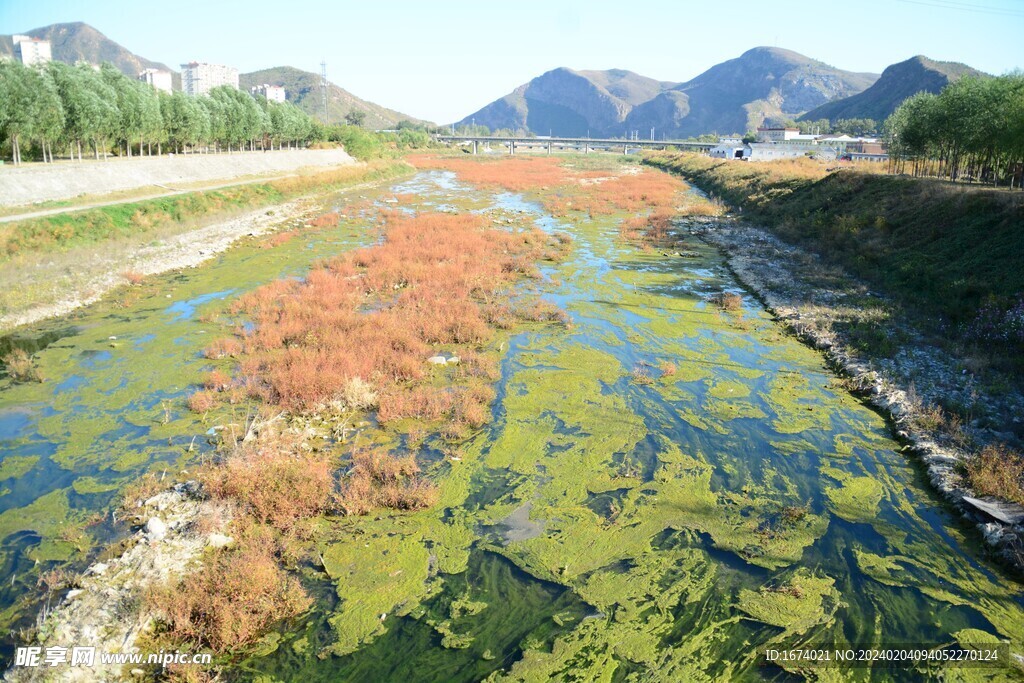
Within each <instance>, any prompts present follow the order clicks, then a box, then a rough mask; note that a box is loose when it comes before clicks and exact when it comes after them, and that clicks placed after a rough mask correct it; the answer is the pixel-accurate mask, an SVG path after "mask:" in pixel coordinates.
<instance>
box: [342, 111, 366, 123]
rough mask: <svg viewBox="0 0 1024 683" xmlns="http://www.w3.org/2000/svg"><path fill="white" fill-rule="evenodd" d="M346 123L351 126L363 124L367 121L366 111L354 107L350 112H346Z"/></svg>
mask: <svg viewBox="0 0 1024 683" xmlns="http://www.w3.org/2000/svg"><path fill="white" fill-rule="evenodd" d="M345 123H347V124H348V125H350V126H362V125H363V124H364V123H366V112H365V111H361V110H359V109H353V110H352V111H350V112H349V113H347V114H345Z"/></svg>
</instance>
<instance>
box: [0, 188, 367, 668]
mask: <svg viewBox="0 0 1024 683" xmlns="http://www.w3.org/2000/svg"><path fill="white" fill-rule="evenodd" d="M359 192H362V193H363V194H365V195H366V198H365V199H361V196H360V194H359ZM377 192H380V190H377V191H375V192H374V191H370V190H368V189H366V190H360V191H357V192H356V193H340V194H337V195H331V196H329V197H325V198H324V203H325V204H326V208H331V209H334V210H336V211H338V210H340V213H341V214H343V215H342V216H341V217H339V219H338V221H337V225H331V226H328V227H320V228H310V227H309V226H304V225H303V223H302V222H299V221H295V220H288V221H284V222H283V223H282V226H281V227H282V229H284V230H285V231H286V232H285V233H284V235H285V236H291V235H294V237H293V238H292V239H291V240H288V241H285V240H274V241H271V240H273V238H255V239H249V240H242V241H241V242H240V243H239V244H237V245H236V246H235V247H233V248H232V249H230V250H228V251H227V252H225V253H223V254H221V255H219V256H218V257H216V258H214V259H211V260H210V261H209V262H207V263H205V264H203V265H202V266H201V267H197V268H192V269H188V270H185V271H178V272H170V273H167V274H164V275H159V276H153V277H151V278H147V279H146V280H145V281H144V282H142V283H141V284H138V285H134V286H126V287H123V288H121V289H119V290H117V291H115V292H112V293H111V294H110V295H109V296H107V297H106V298H105V299H104V300H103V301H101V302H99V303H97V304H95V305H92V306H89V307H86V308H83V309H80V310H78V311H76V312H75V313H73V314H71V315H69V316H67V317H66V318H63V319H60V320H56V321H52V322H49V323H43V324H39V325H36V326H33V327H31V328H27V329H22V330H19V331H18V332H17V333H15V334H12V335H9V336H7V337H4V338H2V339H0V349H3V354H6V353H8V352H10V350H11V349H12V348H20V349H24V350H26V351H27V352H28V353H31V354H33V356H34V363H35V365H36V367H37V369H38V371H39V373H40V374H41V375H42V377H43V378H44V381H43V382H41V383H40V382H28V383H15V382H13V381H11V380H10V378H7V377H3V378H0V453H2V458H0V539H2V541H3V543H2V546H0V610H2V611H0V628H2V629H3V631H4V633H8V630H9V629H11V628H14V627H19V626H27V625H31V624H34V623H35V620H36V613H37V611H38V609H39V604H38V602H39V601H40V600H45V599H46V596H45V595H41V593H42V591H41V590H40V589H38V588H37V585H36V584H37V581H38V579H39V576H40V575H41V574H43V573H44V572H46V571H47V570H49V569H51V568H54V567H61V566H65V563H68V562H70V563H71V564H70V567H69V568H70V569H71V570H73V571H74V570H78V569H80V568H82V567H83V563H84V562H85V561H87V560H88V559H91V558H95V557H96V556H97V554H98V553H102V552H103V547H104V546H105V545H106V544H107V543H108V542H109V541H111V540H113V539H116V537H117V535H118V534H119V533H122V530H121V529H115V528H114V527H113V526H112V525H111V522H110V520H111V514H110V511H111V508H112V506H113V503H114V499H115V496H116V493H115V492H116V490H117V489H118V488H120V487H121V486H123V485H124V484H125V483H127V482H130V481H131V480H133V479H134V478H136V477H137V476H138V475H139V474H140V473H141V472H144V471H147V470H151V471H154V472H156V473H158V474H161V473H164V472H166V473H167V474H168V475H169V476H174V475H175V474H176V473H177V472H178V471H179V470H181V469H182V468H186V467H188V466H190V465H191V464H192V463H193V462H194V461H195V459H196V458H198V457H199V456H200V455H201V454H202V453H204V452H206V451H209V449H210V445H209V443H208V441H207V439H208V438H209V437H210V436H211V435H212V434H211V430H212V429H213V428H214V427H217V426H218V425H223V424H224V423H226V422H231V421H233V420H237V421H239V422H240V421H242V420H244V417H245V414H244V410H245V409H244V408H242V407H239V408H238V413H239V414H237V415H219V416H204V415H201V414H193V413H191V412H190V411H189V410H188V409H187V407H186V405H185V398H186V396H187V395H188V393H190V392H191V391H194V390H195V387H196V385H197V384H199V383H200V382H201V381H202V379H203V377H204V375H205V374H206V373H208V371H209V370H211V369H213V368H214V367H220V368H222V369H229V364H230V363H231V361H230V360H227V361H214V360H210V359H207V358H206V357H205V356H204V355H203V349H204V348H205V347H207V346H209V344H210V343H211V341H212V340H213V338H214V336H215V335H217V334H219V333H220V332H221V330H222V323H221V322H220V321H221V319H223V318H225V317H226V314H225V312H224V311H225V310H226V309H227V308H228V307H229V305H230V303H231V301H232V300H233V299H234V297H236V296H237V295H239V294H241V293H242V292H245V291H247V290H249V289H252V288H253V287H255V286H257V285H259V284H262V283H264V282H266V281H267V280H270V279H274V278H276V277H286V276H287V277H295V276H300V275H302V274H303V273H304V272H305V271H306V269H307V268H308V267H309V265H310V263H312V262H313V261H315V260H317V259H319V258H323V257H325V256H328V255H330V254H334V253H338V252H341V251H344V250H347V249H350V248H352V247H355V246H360V245H363V244H365V243H367V242H368V241H372V240H373V239H375V238H376V232H375V230H373V229H372V226H373V225H374V221H373V218H372V217H373V215H375V213H376V211H377V209H376V208H374V207H373V206H372V204H371V201H372V200H373V199H374V197H375V195H376V193H377ZM271 247H272V248H271ZM14 638H15V634H10V635H7V636H5V637H3V638H2V639H0V656H3V655H7V654H9V653H10V651H11V648H12V646H13V644H14Z"/></svg>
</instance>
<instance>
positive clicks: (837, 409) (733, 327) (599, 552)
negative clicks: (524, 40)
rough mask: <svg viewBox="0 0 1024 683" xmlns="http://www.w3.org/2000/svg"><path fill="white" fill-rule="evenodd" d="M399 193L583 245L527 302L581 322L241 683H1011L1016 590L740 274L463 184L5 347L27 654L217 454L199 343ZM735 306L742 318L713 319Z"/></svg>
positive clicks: (428, 449)
mask: <svg viewBox="0 0 1024 683" xmlns="http://www.w3.org/2000/svg"><path fill="white" fill-rule="evenodd" d="M394 196H402V197H412V199H411V200H409V201H403V202H402V203H401V204H400V205H399V207H400V209H401V210H406V211H478V212H487V213H488V214H493V215H495V216H504V215H509V216H517V217H519V219H526V220H532V221H534V222H535V223H536V225H538V226H539V227H541V228H542V229H544V230H559V231H564V232H568V233H569V234H571V235H572V237H573V239H574V243H573V249H572V252H571V254H570V255H569V257H568V258H567V259H566V260H565V261H564V262H561V263H559V264H556V265H548V266H546V267H545V269H544V276H545V277H544V279H543V281H541V282H539V283H537V285H536V286H537V287H538V289H539V291H540V292H541V293H542V295H543V297H544V298H545V299H547V300H548V301H550V302H552V303H555V304H557V305H558V306H560V307H561V308H563V309H564V310H565V311H566V312H567V313H568V314H569V316H570V318H571V325H569V326H565V327H562V326H544V327H541V326H535V327H531V328H527V329H525V331H520V332H518V333H515V334H513V335H512V336H506V337H504V338H502V340H501V342H500V343H501V344H502V350H503V355H502V361H501V378H500V380H499V381H498V383H497V386H496V389H497V399H496V401H495V402H494V404H493V408H492V409H493V419H492V420H491V422H490V423H489V424H488V425H487V426H485V427H484V428H483V429H481V430H479V431H478V432H476V433H475V434H473V436H471V437H470V439H469V440H468V442H466V443H464V444H462V445H461V447H460V450H459V458H458V459H453V458H444V457H441V456H439V455H438V454H437V448H436V445H437V444H436V443H434V442H432V441H431V440H430V439H428V440H427V441H426V442H425V444H424V446H423V449H422V450H423V453H422V454H421V455H422V456H423V457H424V458H425V460H426V461H428V462H429V464H430V467H429V469H428V470H427V471H428V472H429V473H430V475H431V476H432V477H435V478H436V481H437V482H438V483H439V485H440V490H441V500H440V502H439V503H438V504H437V505H435V506H433V507H431V508H429V509H427V510H422V511H418V512H413V513H408V512H405V513H401V512H393V511H383V512H379V513H375V514H371V515H368V516H364V517H352V518H346V519H343V520H340V521H338V522H337V523H336V524H334V525H333V527H332V531H331V532H330V533H329V534H326V535H325V537H324V540H323V541H322V543H321V547H320V554H321V555H322V566H321V567H306V568H305V569H304V570H303V580H304V582H305V583H306V584H307V585H308V586H309V589H310V591H311V593H312V594H314V595H315V596H316V597H317V602H316V605H315V607H314V608H313V609H312V610H311V611H310V612H309V613H308V614H307V615H306V616H304V617H303V618H302V619H300V620H299V621H298V622H295V623H290V624H287V625H285V626H283V627H282V628H281V630H280V631H279V632H275V633H273V634H272V635H271V637H269V638H267V639H265V641H264V642H263V644H262V646H261V647H260V648H259V649H258V651H256V652H253V653H250V654H249V655H247V656H245V657H244V658H241V659H236V660H235V661H234V663H233V664H232V665H231V667H230V670H229V671H230V676H234V677H236V678H237V679H238V680H264V681H293V680H301V681H304V682H306V683H313V682H315V681H403V682H406V683H413V682H418V681H438V682H442V681H443V682H455V681H479V680H484V679H487V680H524V681H544V680H578V681H599V680H600V681H700V680H760V679H768V680H908V681H909V680H922V678H924V677H929V676H937V675H940V674H941V675H942V676H944V677H945V680H1018V676H1019V672H1018V670H1017V669H1016V668H1014V667H1013V666H1011V665H1009V662H1007V661H1005V660H1007V659H1011V658H1012V653H1024V590H1022V585H1021V584H1020V583H1018V582H1017V581H1015V580H1014V579H1013V578H1012V577H1011V576H1009V575H1008V574H1007V573H1006V572H1005V571H1004V570H1003V569H1002V568H1000V567H999V566H998V565H996V564H994V563H992V562H990V561H989V560H987V559H986V557H985V553H984V549H983V547H982V544H981V541H980V536H979V534H978V533H977V532H976V530H974V529H973V528H972V527H970V526H968V525H966V524H964V523H962V522H961V521H959V520H958V518H957V517H956V515H955V514H954V513H953V512H952V511H950V510H948V509H946V508H945V507H944V506H943V504H942V503H941V502H940V499H939V498H938V497H937V496H936V495H935V494H934V493H933V492H931V491H930V490H929V488H928V484H927V481H926V479H925V477H924V476H923V473H922V469H921V468H920V467H919V466H918V465H917V463H915V462H914V461H913V460H912V459H910V458H909V457H908V456H906V455H904V454H903V453H901V446H900V445H899V444H898V443H897V442H895V441H894V440H893V439H892V437H891V433H890V430H889V427H888V425H887V423H886V421H885V420H884V419H883V417H882V416H880V415H878V414H877V413H876V412H873V411H872V410H871V409H869V408H868V407H866V406H865V405H864V404H862V403H861V402H860V401H858V400H857V399H856V398H854V397H852V396H851V395H850V394H849V393H848V392H847V391H846V390H845V389H844V388H842V386H841V382H840V381H839V380H838V378H837V377H836V376H835V375H834V374H833V373H832V372H831V371H830V370H829V369H828V368H827V367H826V366H825V365H824V362H823V360H822V358H821V356H820V355H819V354H818V353H817V352H815V351H813V350H811V349H809V348H807V347H805V346H803V345H802V344H801V343H800V342H799V341H797V340H796V339H794V338H793V337H791V336H789V335H787V334H786V333H785V331H784V330H783V328H782V327H781V326H780V325H779V324H778V323H776V322H775V321H773V320H772V319H771V317H770V316H769V315H768V314H767V313H766V312H765V311H764V309H763V307H762V306H761V305H760V304H759V302H758V301H757V300H755V299H754V298H753V297H751V296H749V295H748V294H746V293H745V292H744V290H743V289H742V288H741V286H740V284H739V283H738V282H737V281H736V280H735V279H734V278H733V276H732V275H731V274H730V272H729V271H728V269H727V268H726V265H725V261H724V259H723V257H722V256H721V254H719V253H718V252H717V251H716V250H715V249H713V248H711V247H709V246H706V245H704V244H703V243H702V242H700V241H699V240H698V239H697V238H696V237H687V238H686V245H685V253H684V255H683V256H679V255H675V254H666V253H662V251H661V250H658V249H654V250H643V249H640V248H638V247H637V246H635V245H631V244H629V243H627V242H625V241H624V240H623V239H622V238H621V236H620V233H619V229H618V225H619V222H620V221H621V220H623V218H624V216H621V215H620V216H613V217H603V218H596V219H584V220H575V221H573V220H560V219H555V218H553V217H552V216H550V215H548V214H546V213H545V212H544V210H543V209H542V208H541V205H540V204H538V203H536V202H534V201H532V200H530V199H529V198H526V197H524V196H522V195H518V194H510V193H502V192H494V191H488V190H483V189H480V188H478V187H474V186H471V185H468V184H464V183H462V182H460V181H458V180H457V178H456V176H455V175H454V174H453V173H450V172H447V171H430V172H421V173H418V174H417V175H415V176H413V177H411V178H408V179H406V180H403V181H398V182H393V183H392V184H390V185H388V186H382V187H380V188H377V189H373V190H365V189H364V190H358V191H355V192H350V193H348V194H340V195H338V196H336V197H334V198H332V199H331V200H329V201H327V203H326V204H327V207H328V208H330V209H331V210H334V211H336V212H338V213H339V214H341V218H340V220H339V224H338V225H337V226H331V227H326V228H306V229H304V230H302V231H301V232H300V233H299V234H298V236H297V237H295V238H293V239H291V240H289V241H287V242H285V243H283V244H277V245H274V246H272V247H271V246H268V244H267V241H266V238H255V239H253V240H250V241H249V242H246V243H243V244H240V245H238V246H236V247H234V248H233V249H231V250H230V251H228V252H226V253H225V254H222V255H221V256H219V257H218V258H217V259H214V260H213V261H210V262H208V263H207V264H206V265H204V266H202V267H199V268H196V269H192V270H187V271H183V272H180V273H175V274H168V275H166V276H161V277H155V278H150V279H148V280H147V281H146V282H145V283H144V284H142V285H141V286H135V287H131V288H126V289H124V290H121V291H119V292H116V293H115V294H113V295H111V296H109V297H107V298H106V299H105V300H104V301H103V302H101V303H100V304H97V305H95V306H92V307H89V308H87V309H83V310H82V311H80V312H78V313H77V314H75V315H73V316H71V317H69V318H65V319H63V320H60V321H53V322H49V323H46V324H44V325H38V326H36V327H34V328H32V329H30V330H22V331H20V332H19V333H18V335H17V336H16V337H14V338H7V339H6V340H4V341H3V344H6V345H7V346H8V347H9V346H10V345H12V344H14V345H18V346H22V347H24V348H26V349H27V350H29V351H30V352H35V353H36V354H37V355H36V359H37V365H38V368H39V371H40V373H41V374H42V375H43V377H44V379H45V381H43V382H42V383H26V384H13V383H10V382H9V381H8V380H7V379H2V380H0V386H2V390H0V453H2V462H0V539H2V554H0V608H3V610H4V611H3V612H2V614H0V627H2V628H3V629H4V630H5V632H4V637H3V641H4V644H5V646H6V648H5V650H4V652H5V653H6V654H9V653H10V649H11V648H12V647H13V645H14V644H15V643H16V642H18V629H19V628H23V627H28V626H31V625H33V624H34V623H35V618H36V614H37V613H38V611H39V610H40V609H43V608H45V607H46V600H45V596H44V595H43V591H42V590H41V589H40V588H38V587H37V585H36V584H37V581H38V578H39V576H40V574H41V573H42V572H44V571H46V570H48V569H50V568H51V567H54V566H62V565H66V564H68V563H70V565H69V566H70V567H71V568H72V569H81V568H83V567H85V566H86V564H87V563H88V562H89V561H92V560H95V559H96V558H97V557H102V556H103V554H104V553H112V552H116V544H117V542H118V540H119V539H120V538H121V537H123V536H124V534H125V532H124V531H123V530H119V527H118V526H117V525H115V524H113V523H112V521H111V509H112V507H113V505H114V502H115V498H116V493H117V490H118V488H119V487H120V486H122V485H124V484H125V483H127V482H128V481H130V480H131V479H132V478H134V477H136V476H138V475H139V474H140V473H141V472H144V471H155V472H157V473H160V472H162V471H163V470H166V471H167V472H168V473H169V474H168V476H172V475H173V474H174V473H178V472H180V470H181V469H183V468H184V469H187V468H188V467H190V466H191V465H193V464H194V463H195V462H198V461H200V460H201V459H202V458H203V457H204V454H205V453H208V452H209V451H210V449H211V446H210V444H209V443H208V441H209V438H210V437H211V436H212V433H213V432H212V431H211V430H212V427H213V425H211V424H209V423H208V422H204V421H203V416H201V415H196V414H193V413H191V412H189V410H188V409H187V408H186V406H185V398H186V397H187V395H188V394H189V393H190V392H191V391H192V390H194V388H195V385H196V383H198V382H199V381H200V379H201V377H202V376H203V374H204V373H205V372H208V371H209V370H211V369H213V365H212V364H211V362H210V361H208V360H206V359H205V358H204V356H203V355H202V350H203V349H204V348H205V347H206V346H208V345H209V343H210V342H211V341H212V339H213V337H214V336H216V335H222V334H223V324H222V323H221V322H220V320H219V317H220V316H221V315H225V313H224V311H226V309H227V307H228V306H229V305H230V303H231V301H232V300H233V299H234V298H235V297H237V296H238V295H240V294H241V293H244V292H246V291H248V290H251V289H252V288H254V287H255V286H257V285H259V284H261V283H264V282H267V281H269V280H272V279H275V278H279V277H287V276H294V277H302V275H303V273H304V272H305V270H306V269H307V268H308V267H309V266H310V264H311V263H313V262H314V261H315V260H317V259H320V258H324V257H326V256H330V255H333V254H336V253H339V252H341V251H344V250H346V249H350V248H353V247H355V246H358V245H362V244H367V243H371V242H373V241H374V240H375V239H377V237H378V233H377V232H376V231H375V230H372V229H370V228H369V225H370V224H371V222H372V217H373V215H374V214H375V212H377V211H379V210H380V209H385V208H394V207H393V206H392V205H391V204H389V198H391V197H394ZM390 201H391V202H393V201H394V200H390ZM681 230H683V231H684V232H685V231H686V228H685V226H684V227H682V228H681ZM721 292H732V293H736V294H739V295H740V296H741V297H742V306H741V307H740V308H739V309H738V310H728V311H725V310H720V309H719V308H717V307H715V306H714V305H712V304H711V303H709V302H708V299H709V298H710V297H711V296H712V295H714V294H716V293H721ZM238 411H239V416H238V420H239V421H241V420H243V419H244V414H243V413H244V411H245V407H244V406H240V407H238ZM432 443H433V446H434V447H432ZM111 548H112V549H111ZM56 597H57V596H54V599H56ZM8 630H11V632H10V633H8V632H7V631H8ZM999 642H1004V643H1008V644H1009V647H1008V648H1006V647H1004V648H1003V650H1002V652H1001V654H1002V657H1003V660H1004V662H1003V664H1000V665H997V666H990V667H989V668H978V667H965V668H955V669H942V668H941V667H940V666H938V665H935V664H933V665H931V666H930V668H929V667H928V666H925V665H919V666H917V667H916V668H910V669H908V668H903V669H900V668H885V667H876V668H874V669H871V668H866V667H863V666H851V665H844V666H841V667H835V666H832V667H817V666H809V665H808V664H807V662H804V661H792V660H791V661H775V662H769V661H767V658H766V652H767V651H769V650H778V651H787V650H792V649H794V648H798V649H806V650H812V649H815V648H823V647H827V648H833V647H847V646H850V647H855V648H864V647H868V646H870V647H875V648H879V649H884V648H886V647H891V646H893V645H900V646H906V645H918V646H924V647H934V646H936V645H940V644H949V645H955V644H960V645H962V646H971V647H983V646H985V647H996V644H997V643H999Z"/></svg>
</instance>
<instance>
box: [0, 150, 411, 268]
mask: <svg viewBox="0 0 1024 683" xmlns="http://www.w3.org/2000/svg"><path fill="white" fill-rule="evenodd" d="M406 168H407V166H405V164H402V163H400V162H395V161H383V160H379V161H374V162H371V163H370V164H368V165H358V166H355V165H353V166H345V167H341V168H335V169H331V170H328V171H322V172H315V173H310V174H308V175H300V176H295V177H291V178H282V179H279V180H272V181H268V182H265V183H252V184H247V185H236V186H231V187H224V188H219V189H216V190H207V191H199V192H192V193H189V194H183V195H176V196H172V197H161V198H158V199H150V200H144V201H140V202H131V203H126V204H116V205H113V206H103V207H97V208H94V209H86V210H84V211H77V212H73V213H66V214H58V215H55V216H44V217H40V218H32V219H28V220H24V221H15V222H12V223H10V224H8V225H5V226H3V227H2V228H0V262H3V261H7V260H9V259H10V258H12V257H14V256H17V255H19V254H27V253H33V252H50V251H61V250H67V249H70V248H72V247H75V246H80V245H87V244H96V243H98V242H102V241H103V240H107V239H111V238H117V237H129V236H137V235H143V234H146V233H149V232H154V231H156V230H159V229H161V228H166V227H168V226H173V225H176V224H179V223H185V222H190V221H198V220H204V219H207V218H209V217H212V216H217V215H222V214H225V213H234V212H238V211H243V210H247V209H255V208H259V207H261V206H269V205H271V204H275V203H278V202H282V201H285V200H287V199H291V198H294V197H297V196H299V195H302V194H307V193H309V192H313V191H329V190H331V189H336V188H341V187H344V186H346V185H350V184H352V183H353V182H369V181H374V180H383V179H386V178H391V177H395V176H397V175H398V174H399V173H400V172H401V171H402V170H404V169H406Z"/></svg>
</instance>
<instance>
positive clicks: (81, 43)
mask: <svg viewBox="0 0 1024 683" xmlns="http://www.w3.org/2000/svg"><path fill="white" fill-rule="evenodd" d="M19 33H22V32H20V31H19ZM23 33H24V34H25V35H30V36H33V37H35V38H42V39H44V40H49V41H50V43H51V48H52V51H53V58H54V59H55V60H57V61H60V62H67V63H69V64H74V63H75V62H79V61H84V62H89V63H91V64H101V63H103V62H110V63H112V64H113V65H114V66H116V67H117V68H118V69H120V70H121V71H122V72H123V73H125V74H127V75H128V76H131V77H133V78H134V77H136V76H138V75H139V72H140V71H142V70H143V69H163V70H165V71H170V72H171V74H172V77H173V81H174V88H175V89H176V90H177V89H180V87H181V74H179V73H178V72H177V71H175V70H174V69H172V68H170V67H168V66H167V65H166V64H161V63H160V62H154V61H152V60H149V59H146V58H145V57H141V56H139V55H137V54H135V53H133V52H131V51H130V50H128V49H127V48H125V47H123V46H121V45H119V44H118V43H115V42H114V41H113V40H111V39H110V38H107V37H106V36H105V35H103V34H102V33H100V32H99V31H97V30H96V29H95V28H93V27H92V26H89V25H88V24H85V23H83V22H80V21H76V22H72V23H68V24H51V25H50V26H43V27H41V28H36V29H32V30H31V31H24V32H23ZM5 56H6V57H14V56H15V49H14V40H13V39H12V37H11V36H9V35H0V57H5ZM183 61H184V58H183ZM238 80H239V85H240V87H241V88H243V89H244V90H248V89H249V87H251V86H252V85H255V84H257V83H270V84H272V85H282V86H284V87H285V90H286V91H287V94H288V99H289V101H291V102H293V103H295V104H296V105H298V106H299V107H300V108H302V109H303V110H304V111H305V112H307V113H308V114H311V115H314V116H317V117H318V118H322V117H323V108H322V107H321V106H320V76H319V75H317V74H312V73H310V72H308V71H301V70H299V69H295V68H292V67H289V66H283V67H276V68H273V69H264V70H262V71H255V72H253V73H249V74H240V75H239V79H238ZM353 109H358V110H360V111H364V112H366V124H365V125H366V126H368V127H370V128H390V127H392V126H394V125H395V124H397V123H398V122H399V121H401V120H403V119H408V120H410V121H414V122H417V121H418V119H415V118H413V117H411V116H407V115H405V114H401V113H399V112H396V111H392V110H391V109H387V108H385V107H382V106H380V105H377V104H374V103H373V102H367V101H366V100H362V99H360V98H358V97H356V96H355V95H353V94H352V93H350V92H348V91H346V90H344V89H342V88H340V87H338V86H337V85H334V84H333V83H332V84H331V86H330V89H329V103H328V110H329V112H330V116H331V121H334V122H338V121H341V120H342V119H343V118H344V116H345V114H347V113H348V112H350V111H352V110H353Z"/></svg>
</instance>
